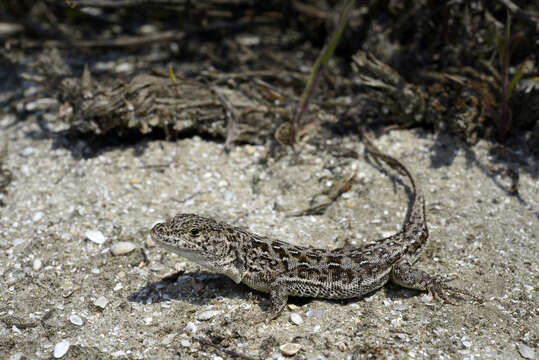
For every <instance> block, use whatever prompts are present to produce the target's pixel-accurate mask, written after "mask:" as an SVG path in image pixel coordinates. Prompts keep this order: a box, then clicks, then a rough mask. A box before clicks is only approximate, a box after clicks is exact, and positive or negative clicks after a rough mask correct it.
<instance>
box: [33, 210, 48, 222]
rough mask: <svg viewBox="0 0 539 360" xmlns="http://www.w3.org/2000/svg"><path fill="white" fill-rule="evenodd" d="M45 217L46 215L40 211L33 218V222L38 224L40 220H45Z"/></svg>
mask: <svg viewBox="0 0 539 360" xmlns="http://www.w3.org/2000/svg"><path fill="white" fill-rule="evenodd" d="M43 216H45V213H44V212H43V211H38V212H36V213H35V214H34V216H32V221H33V222H38V221H39V220H41V219H43Z"/></svg>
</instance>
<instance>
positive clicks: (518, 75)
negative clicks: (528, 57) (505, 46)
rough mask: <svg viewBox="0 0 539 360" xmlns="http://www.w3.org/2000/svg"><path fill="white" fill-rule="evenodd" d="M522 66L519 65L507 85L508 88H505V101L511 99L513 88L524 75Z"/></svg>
mask: <svg viewBox="0 0 539 360" xmlns="http://www.w3.org/2000/svg"><path fill="white" fill-rule="evenodd" d="M524 65H525V64H522V65H520V68H519V69H518V71H517V72H516V74H515V76H513V78H512V79H511V82H510V83H509V86H508V87H507V92H506V93H505V101H509V99H510V98H511V94H512V93H513V90H514V89H515V86H517V84H518V82H519V81H520V78H521V77H522V75H523V74H524Z"/></svg>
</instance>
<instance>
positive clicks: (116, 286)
mask: <svg viewBox="0 0 539 360" xmlns="http://www.w3.org/2000/svg"><path fill="white" fill-rule="evenodd" d="M123 288H124V286H123V285H122V283H117V284H116V285H115V286H114V289H112V290H113V291H119V290H122V289H123Z"/></svg>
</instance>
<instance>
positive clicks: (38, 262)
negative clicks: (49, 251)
mask: <svg viewBox="0 0 539 360" xmlns="http://www.w3.org/2000/svg"><path fill="white" fill-rule="evenodd" d="M41 266H43V262H42V261H41V259H40V258H37V259H34V262H33V263H32V269H34V271H39V270H41Z"/></svg>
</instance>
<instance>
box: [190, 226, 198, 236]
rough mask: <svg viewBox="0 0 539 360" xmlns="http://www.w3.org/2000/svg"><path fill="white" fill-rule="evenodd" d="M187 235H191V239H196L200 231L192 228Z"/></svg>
mask: <svg viewBox="0 0 539 360" xmlns="http://www.w3.org/2000/svg"><path fill="white" fill-rule="evenodd" d="M189 235H191V237H198V236H199V235H200V230H199V229H197V228H192V229H191V230H190V231H189Z"/></svg>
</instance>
